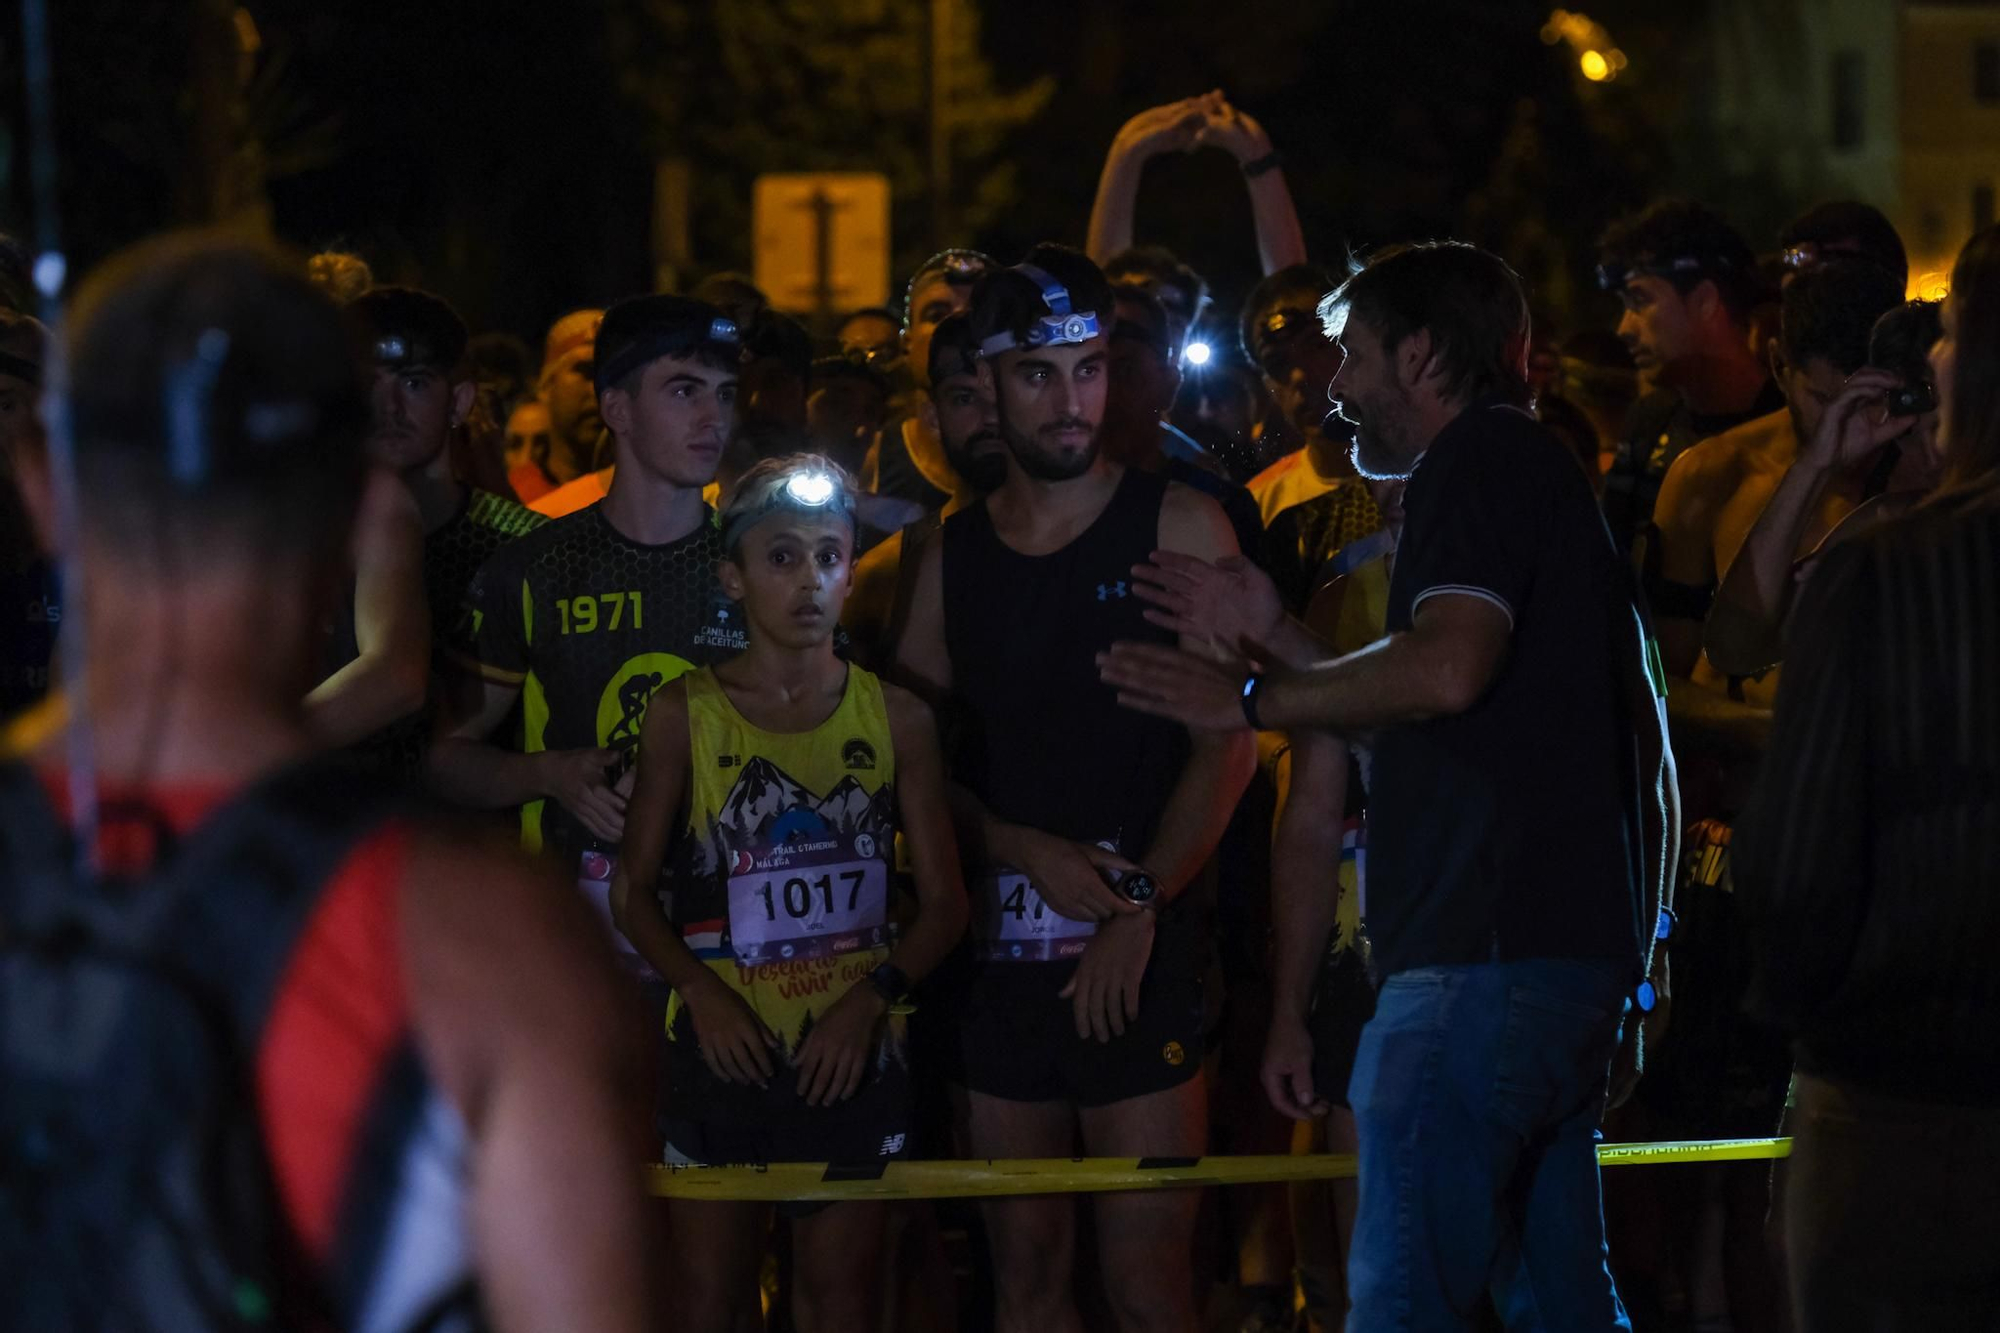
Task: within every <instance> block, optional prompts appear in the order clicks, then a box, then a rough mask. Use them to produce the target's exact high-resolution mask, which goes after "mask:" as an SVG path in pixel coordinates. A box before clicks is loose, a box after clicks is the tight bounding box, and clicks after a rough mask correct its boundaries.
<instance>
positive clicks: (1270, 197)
mask: <svg viewBox="0 0 2000 1333" xmlns="http://www.w3.org/2000/svg"><path fill="white" fill-rule="evenodd" d="M1248 185H1249V191H1250V214H1251V216H1252V217H1253V218H1254V219H1255V220H1256V224H1257V258H1258V260H1259V261H1260V262H1262V264H1263V265H1264V272H1265V273H1266V274H1271V273H1276V272H1277V271H1278V270H1279V269H1281V268H1290V267H1291V266H1292V265H1293V264H1303V263H1305V262H1306V234H1305V229H1304V228H1303V227H1301V226H1300V225H1299V211H1298V209H1297V207H1296V206H1295V205H1294V204H1293V203H1292V187H1291V186H1290V185H1288V184H1286V183H1285V173H1284V171H1283V169H1282V168H1274V169H1273V170H1270V171H1266V172H1265V173H1263V174H1262V175H1261V176H1252V177H1250V178H1249V181H1248Z"/></svg>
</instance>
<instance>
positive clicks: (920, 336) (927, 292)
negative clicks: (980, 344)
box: [903, 273, 972, 374]
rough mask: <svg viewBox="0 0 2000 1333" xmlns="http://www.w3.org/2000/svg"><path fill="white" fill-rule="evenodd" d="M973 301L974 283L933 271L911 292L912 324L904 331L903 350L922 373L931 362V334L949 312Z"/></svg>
mask: <svg viewBox="0 0 2000 1333" xmlns="http://www.w3.org/2000/svg"><path fill="white" fill-rule="evenodd" d="M971 305H972V285H971V284H970V283H952V282H948V281H946V279H945V276H944V274H942V273H938V274H933V275H932V276H931V277H928V278H926V279H924V280H923V281H922V282H920V283H918V284H917V286H916V290H914V291H912V292H911V293H910V327H909V329H908V330H906V331H905V332H904V334H903V353H904V355H905V356H906V357H908V359H909V362H910V365H911V367H912V368H913V369H914V370H915V371H917V372H918V373H919V374H921V373H922V372H923V369H924V367H925V366H928V365H929V364H930V363H931V335H932V334H933V333H936V332H937V326H938V325H939V324H942V323H943V322H944V321H945V320H946V319H948V318H949V317H950V316H952V315H955V314H957V313H958V312H959V311H961V310H965V309H967V308H969V307H970V306H971Z"/></svg>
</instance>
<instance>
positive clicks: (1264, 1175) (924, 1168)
mask: <svg viewBox="0 0 2000 1333" xmlns="http://www.w3.org/2000/svg"><path fill="white" fill-rule="evenodd" d="M1791 1151H1792V1141H1791V1140H1790V1139H1682V1140H1672V1141H1667V1142H1660V1143H1604V1144H1599V1145H1598V1149H1597V1162H1598V1165H1599V1166H1653V1165H1658V1164H1663V1163H1668V1162H1741V1161H1753V1160H1757V1159H1760V1158H1773V1157H1788V1156H1790V1155H1791ZM1354 1169H1355V1159H1354V1158H1353V1157H1351V1156H1340V1155H1336V1154H1330V1153H1316V1154H1312V1155H1307V1156H1298V1157H1291V1156H1285V1157H1141V1158H1131V1157H1047V1158H1031V1157H1024V1158H1014V1159H1004V1160H989V1161H957V1162H917V1161H882V1162H869V1163H864V1164H861V1165H857V1166H844V1165H841V1164H838V1163H829V1162H773V1163H768V1164H764V1165H750V1166H724V1165H716V1166H655V1167H652V1168H651V1169H650V1171H651V1174H650V1179H649V1181H648V1186H649V1188H650V1190H651V1192H652V1193H653V1194H654V1195H655V1196H657V1197H660V1198H666V1199H707V1200H712V1201H715V1202H725V1201H746V1200H748V1201H757V1202H764V1203H821V1202H828V1203H830V1202H838V1201H840V1200H845V1199H966V1198H997V1197H1001V1196H1004V1195H1012V1194H1100V1193H1104V1192H1106V1191H1110V1190H1150V1189H1186V1188H1189V1187H1193V1186H1207V1185H1270V1184H1284V1183H1289V1182H1291V1181H1295V1180H1338V1179H1343V1178H1345V1177H1349V1176H1352V1175H1353V1174H1354Z"/></svg>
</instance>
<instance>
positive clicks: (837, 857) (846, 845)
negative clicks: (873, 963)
mask: <svg viewBox="0 0 2000 1333" xmlns="http://www.w3.org/2000/svg"><path fill="white" fill-rule="evenodd" d="M737 865H738V869H737V871H736V872H735V873H734V874H732V875H730V877H729V938H730V945H731V948H733V949H734V950H735V953H736V959H737V961H738V962H740V963H742V964H743V965H744V966H745V967H756V966H758V965H760V964H763V963H777V962H788V961H791V960H793V959H802V958H828V957H832V956H834V955H836V954H844V953H855V952H858V951H859V950H862V949H874V948H878V947H880V946H882V945H886V944H888V943H889V942H890V941H889V863H888V862H887V861H886V860H884V859H883V858H882V856H881V855H880V849H879V848H878V847H876V845H875V840H874V839H873V838H872V837H870V836H869V835H868V834H865V833H863V834H858V835H856V836H855V837H854V838H853V839H851V840H849V839H844V838H843V839H829V840H827V841H826V842H824V843H815V844H809V845H807V846H806V847H803V848H801V847H798V846H796V845H786V846H781V847H776V848H773V849H771V850H769V851H767V852H765V853H763V854H762V855H753V854H751V853H748V852H745V853H742V854H740V855H739V857H738V859H737Z"/></svg>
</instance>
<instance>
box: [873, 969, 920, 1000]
mask: <svg viewBox="0 0 2000 1333" xmlns="http://www.w3.org/2000/svg"><path fill="white" fill-rule="evenodd" d="M868 984H869V985H870V986H872V987H874V988H875V993H876V994H877V995H879V996H881V997H882V1003H884V1004H887V1005H892V1006H893V1005H897V1004H901V1003H902V1001H903V997H904V996H905V995H908V994H909V993H910V978H909V976H908V974H907V973H905V972H904V971H903V969H902V968H900V967H897V966H896V965H895V964H894V963H884V964H882V965H881V966H880V967H878V968H876V969H875V970H874V971H873V972H870V973H869V974H868Z"/></svg>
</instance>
